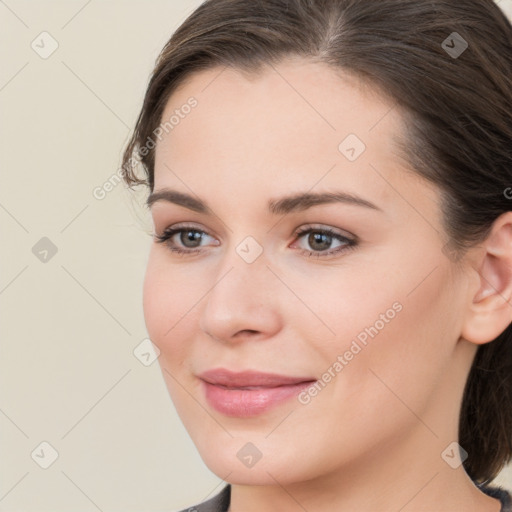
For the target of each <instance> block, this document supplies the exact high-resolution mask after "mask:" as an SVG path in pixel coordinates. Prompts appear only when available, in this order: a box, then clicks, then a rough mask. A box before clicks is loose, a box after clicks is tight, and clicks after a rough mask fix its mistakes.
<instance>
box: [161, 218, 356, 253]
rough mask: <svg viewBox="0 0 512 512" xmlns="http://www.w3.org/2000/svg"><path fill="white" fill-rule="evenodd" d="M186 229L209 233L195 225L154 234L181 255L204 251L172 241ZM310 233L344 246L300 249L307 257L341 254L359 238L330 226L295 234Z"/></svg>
mask: <svg viewBox="0 0 512 512" xmlns="http://www.w3.org/2000/svg"><path fill="white" fill-rule="evenodd" d="M185 231H193V232H196V233H201V234H204V235H208V233H206V232H205V231H202V230H200V229H197V228H195V227H193V226H178V227H175V228H167V229H165V230H164V232H163V233H162V234H161V235H156V234H155V235H154V237H155V241H156V242H157V243H161V244H164V243H165V244H166V245H167V246H168V248H169V249H170V250H171V251H172V252H174V253H176V254H177V255H179V256H190V255H192V254H194V253H200V252H202V249H200V248H193V249H181V248H179V247H177V246H175V245H173V244H172V243H171V240H170V239H171V238H172V237H173V236H174V235H176V234H177V233H182V232H185ZM308 233H320V234H322V235H328V236H329V237H332V238H334V239H336V240H338V241H339V242H342V243H343V244H345V245H343V246H340V247H337V248H336V249H334V250H331V251H308V250H307V249H298V250H299V252H300V253H301V254H303V255H306V256H307V257H310V258H311V257H314V258H325V257H328V256H331V255H333V254H341V253H344V252H347V251H350V250H353V249H354V248H355V247H356V246H357V240H352V239H350V238H347V237H345V236H343V235H340V234H339V233H336V232H335V231H333V230H332V229H329V228H313V227H306V228H302V229H300V230H298V231H297V232H296V233H295V236H296V237H297V238H298V239H300V238H301V237H302V236H304V235H305V234H308ZM208 236H210V235H208Z"/></svg>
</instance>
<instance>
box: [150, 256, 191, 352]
mask: <svg viewBox="0 0 512 512" xmlns="http://www.w3.org/2000/svg"><path fill="white" fill-rule="evenodd" d="M199 297H200V295H199V290H196V289H195V288H194V286H191V284H190V282H188V283H187V277H186V275H185V273H184V272H180V270H179V268H175V269H173V268H172V267H171V266H170V265H169V262H168V261H167V259H166V258H165V254H162V251H161V250H159V249H151V251H150V255H149V259H148V265H147V268H146V274H145V277H144V285H143V310H144V319H145V322H146V328H147V331H148V334H149V337H150V338H151V340H152V341H153V343H155V344H156V345H157V346H158V347H159V349H160V351H161V352H162V354H161V356H160V360H162V358H165V357H166V354H168V353H169V352H171V353H172V354H173V357H177V358H178V359H180V358H181V354H180V352H181V351H182V349H183V347H185V346H186V344H185V343H183V340H184V339H185V338H187V336H188V334H187V327H188V326H190V325H191V320H190V319H191V318H192V317H193V315H194V314H195V313H194V304H196V303H197V301H198V300H199Z"/></svg>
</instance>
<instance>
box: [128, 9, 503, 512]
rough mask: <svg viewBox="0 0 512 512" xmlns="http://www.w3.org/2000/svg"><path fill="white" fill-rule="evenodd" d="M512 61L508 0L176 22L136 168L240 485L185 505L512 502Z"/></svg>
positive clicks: (164, 280) (177, 367)
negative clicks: (506, 482) (505, 483)
mask: <svg viewBox="0 0 512 512" xmlns="http://www.w3.org/2000/svg"><path fill="white" fill-rule="evenodd" d="M511 55H512V27H511V25H510V23H509V22H508V21H507V19H506V18H505V16H504V15H503V14H502V12H501V11H500V10H499V8H498V7H496V6H495V4H494V3H493V2H492V1H490V0H465V1H463V2H452V1H449V0H429V1H426V0H405V1H404V0H380V1H379V2H372V1H369V0H259V1H253V0H209V1H206V2H204V3H203V4H202V5H201V6H200V7H199V8H198V9H196V10H195V12H193V13H192V14H191V15H190V16H189V17H188V19H187V20H186V21H185V22H184V23H183V24H182V25H181V26H180V27H179V28H178V30H177V31H176V32H175V33H174V35H173V36H172V38H171V39H170V41H169V42H168V43H167V45H166V46H165V48H164V49H163V51H162V52H161V55H160V57H159V59H158V61H157V63H156V67H155V69H154V72H153V74H152V77H151V80H150V82H149V85H148V88H147V92H146V96H145V99H144V104H143V107H142V111H141V113H140V116H139V118H138V121H137V125H136V128H135V131H134V133H133V136H132V138H131V140H130V141H129V143H128V145H127V147H126V149H125V153H124V159H123V169H124V170H125V179H126V182H127V183H128V184H130V185H135V184H145V185H146V186H147V187H148V189H149V196H148V199H147V205H148V206H149V207H150V209H151V214H152V217H153V221H154V228H155V233H154V243H153V244H152V248H151V252H150V256H149V261H148V266H147V272H146V278H145V284H144V314H145V319H146V324H147V328H148V332H149V335H150V337H151V339H152V341H153V342H154V344H155V345H156V346H157V347H158V349H159V350H160V352H161V355H160V357H159V361H160V365H161V369H162V372H163V375H164V378H165V381H166V384H167V386H168V389H169V393H170V396H171V398H172V400H173V402H174V404H175V406H176V408H177V411H178V413H179V415H180V417H181V419H182V421H183V423H184V425H185V427H186V428H187V430H188V432H189V434H190V436H191V438H192V440H193V441H194V443H195V444H196V446H197V448H198V450H199V453H200V454H201V457H202V458H203V460H204V461H205V463H206V464H207V466H208V467H209V468H210V469H211V470H212V471H213V472H214V473H215V474H216V475H218V476H219V477H220V478H222V479H223V480H225V481H226V482H228V483H229V485H227V486H226V487H225V488H224V489H223V490H222V492H221V493H220V494H218V495H217V496H216V497H214V498H213V499H211V500H210V501H209V502H205V503H203V504H201V505H198V506H197V507H196V508H194V509H189V510H199V511H201V510H205V511H206V510H222V511H227V510H229V511H231V512H240V511H243V512H249V511H261V510H265V511H273V510H275V511H283V510H286V511H290V512H291V511H302V510H307V511H308V512H314V511H319V510H352V511H398V510H400V511H404V512H407V511H427V510H428V511H432V510H436V511H441V510H446V511H455V510H457V511H459V510H460V511H474V512H477V511H478V512H484V511H485V512H497V511H499V510H501V511H503V512H505V511H510V510H511V499H510V495H509V493H508V492H507V491H506V490H505V489H502V488H498V487H494V486H492V485H490V483H491V482H492V480H493V479H494V477H495V476H496V475H497V474H498V472H499V471H500V470H501V469H502V468H503V467H504V465H505V464H506V463H507V462H508V461H510V458H511V455H512V378H511V375H512V328H511V321H512V308H511V304H512V303H511V297H512V203H511V198H512V194H511V192H512V188H511V187H512V142H511V141H512V58H511ZM141 171H142V172H143V174H141Z"/></svg>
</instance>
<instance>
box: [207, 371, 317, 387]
mask: <svg viewBox="0 0 512 512" xmlns="http://www.w3.org/2000/svg"><path fill="white" fill-rule="evenodd" d="M198 377H199V378H200V379H202V380H204V381H206V382H208V383H210V384H214V385H217V386H226V387H232V388H236V387H248V386H259V387H264V388H275V387H279V386H287V385H288V386H289V385H292V384H299V383H301V382H312V381H314V380H316V379H314V378H312V377H292V376H288V375H279V374H277V373H264V372H258V371H254V370H246V371H243V372H233V371H231V370H227V369H225V368H216V369H213V370H208V371H206V372H203V373H201V374H200V375H199V376H198Z"/></svg>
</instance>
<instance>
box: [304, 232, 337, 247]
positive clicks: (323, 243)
mask: <svg viewBox="0 0 512 512" xmlns="http://www.w3.org/2000/svg"><path fill="white" fill-rule="evenodd" d="M331 242H332V237H331V236H329V235H326V234H323V233H311V234H310V235H309V240H308V243H309V244H310V246H311V247H312V248H313V249H316V250H318V251H322V250H325V249H328V248H329V246H330V245H331ZM317 244H319V245H317Z"/></svg>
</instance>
